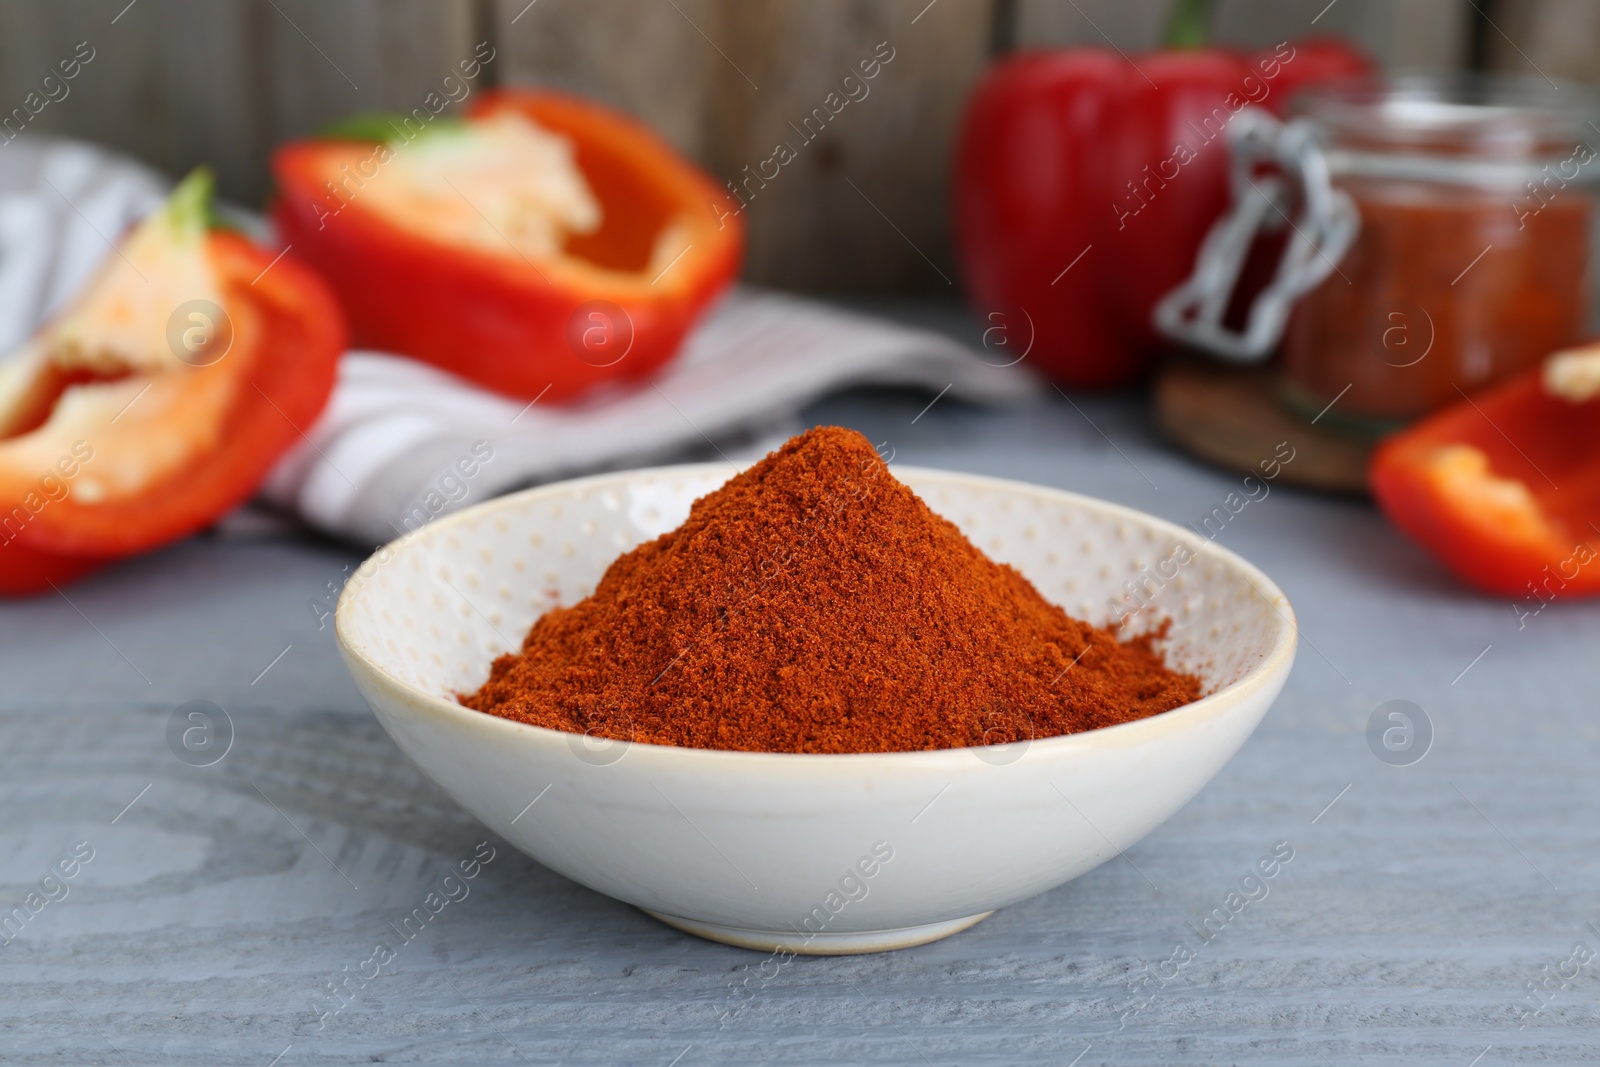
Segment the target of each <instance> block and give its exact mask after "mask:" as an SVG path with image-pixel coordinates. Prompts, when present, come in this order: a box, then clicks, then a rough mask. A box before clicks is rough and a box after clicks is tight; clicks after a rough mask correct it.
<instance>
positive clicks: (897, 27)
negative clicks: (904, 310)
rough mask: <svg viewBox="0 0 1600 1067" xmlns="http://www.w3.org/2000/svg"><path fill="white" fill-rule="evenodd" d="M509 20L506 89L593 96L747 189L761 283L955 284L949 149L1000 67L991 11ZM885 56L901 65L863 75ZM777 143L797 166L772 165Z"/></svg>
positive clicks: (920, 6)
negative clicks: (984, 79)
mask: <svg viewBox="0 0 1600 1067" xmlns="http://www.w3.org/2000/svg"><path fill="white" fill-rule="evenodd" d="M496 12H497V22H496V25H497V27H498V32H499V36H500V40H501V46H502V47H503V48H504V49H505V51H506V53H507V56H508V60H507V66H506V68H505V70H506V72H507V73H508V76H509V80H512V81H516V82H524V83H530V84H542V85H552V86H556V87H558V88H563V89H570V90H574V91H578V92H585V93H590V94H593V95H597V96H598V97H599V98H600V99H602V100H604V101H606V102H607V103H610V104H612V105H613V106H616V107H619V108H621V109H623V110H625V111H628V112H630V113H632V114H635V115H637V116H639V117H640V118H642V119H643V120H644V121H646V122H648V123H650V124H651V125H652V126H654V127H656V128H657V129H658V130H660V131H661V132H662V133H663V134H664V135H665V136H666V137H667V139H668V140H669V141H671V142H672V143H673V144H674V145H676V146H677V147H678V148H679V149H680V150H682V151H684V152H685V153H686V154H687V155H689V156H690V157H691V158H692V159H694V160H696V161H697V162H698V163H700V164H701V165H702V166H704V167H705V168H706V169H707V170H709V171H710V172H711V173H712V174H713V175H714V176H715V177H717V178H719V179H721V180H722V181H724V182H731V183H734V185H735V186H736V187H737V190H738V192H739V195H740V196H741V197H744V198H745V199H747V200H748V201H749V206H748V208H747V209H746V210H745V211H744V213H743V214H744V217H745V221H746V224H747V226H748V231H749V235H750V243H749V257H748V262H747V266H746V270H745V276H746V277H747V278H748V279H750V280H752V281H755V282H758V283H763V284H769V285H778V286H784V287H790V288H800V289H812V290H830V291H841V290H854V291H885V290H911V291H916V290H930V289H932V290H937V289H948V288H949V287H950V285H951V284H952V280H953V267H952V265H951V256H950V248H949V237H948V223H947V219H946V213H947V210H948V209H947V206H946V205H947V200H948V175H949V168H950V151H951V143H952V140H953V136H954V130H955V124H956V120H957V116H958V114H959V111H960V107H961V104H962V101H963V100H964V99H965V96H966V93H967V91H968V89H969V88H970V87H971V85H972V83H973V82H974V81H975V80H976V78H977V76H978V74H979V73H980V72H981V70H982V68H983V66H984V64H985V63H986V62H987V60H988V54H989V40H990V23H991V20H992V17H993V11H992V6H991V3H990V2H989V0H938V2H937V3H935V4H933V5H931V6H930V5H929V4H928V3H927V0H889V2H884V0H841V2H837V3H829V4H811V3H805V2H803V0H770V2H767V3H762V4H749V3H740V2H736V0H673V2H672V3H662V4H651V5H639V4H637V3H631V2H629V0H603V2H601V3H599V4H595V3H580V2H579V0H541V2H540V3H538V4H535V5H534V6H533V7H528V6H527V4H526V0H497V2H496ZM513 22H515V24H513ZM880 46H882V48H883V49H886V50H887V51H886V52H884V53H883V54H888V55H891V56H892V57H893V58H892V59H891V60H890V61H889V62H888V63H887V64H882V65H881V69H880V70H879V72H878V73H877V76H876V77H874V78H873V79H871V80H870V81H869V80H865V79H862V77H861V70H860V64H861V63H862V62H864V61H865V62H876V61H875V60H874V55H875V53H876V52H878V51H879V49H880ZM846 78H851V79H852V81H851V82H850V83H846V82H845V79H846ZM830 94H832V95H831V96H830ZM819 109H820V110H819ZM813 115H815V116H816V117H815V118H812V116H813ZM807 119H811V121H812V125H811V127H806V126H805V123H806V120H807ZM780 145H781V146H785V147H786V148H787V149H788V150H789V151H790V152H793V153H794V158H793V159H792V161H790V162H786V163H780V162H774V158H775V153H776V152H777V151H778V149H779V146H780ZM783 158H787V155H785V156H784V157H783ZM763 173H765V174H766V175H768V176H769V177H767V178H764V177H762V174H763Z"/></svg>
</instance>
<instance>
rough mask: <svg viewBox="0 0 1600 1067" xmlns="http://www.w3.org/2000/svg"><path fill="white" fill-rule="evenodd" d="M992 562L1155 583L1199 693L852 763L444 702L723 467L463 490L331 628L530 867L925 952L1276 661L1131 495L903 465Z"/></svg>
mask: <svg viewBox="0 0 1600 1067" xmlns="http://www.w3.org/2000/svg"><path fill="white" fill-rule="evenodd" d="M894 473H895V474H896V475H897V476H898V477H900V478H901V479H902V480H903V481H905V482H906V483H907V484H909V485H910V486H911V487H912V488H913V489H915V490H916V491H917V492H918V493H919V494H921V496H922V497H923V499H924V500H926V501H927V502H928V504H929V505H930V506H932V507H933V508H934V509H935V510H936V511H938V512H940V513H941V514H943V515H945V516H946V517H947V518H949V519H950V520H952V521H953V522H955V523H956V524H957V525H959V526H960V527H961V529H962V530H963V531H964V532H965V533H966V534H967V536H968V537H970V538H971V539H972V540H973V542H974V543H976V544H977V545H978V546H979V547H981V548H982V549H983V550H984V551H985V552H987V553H988V554H989V555H990V556H991V557H993V558H995V559H997V560H1002V561H1005V562H1008V563H1011V564H1012V565H1014V566H1016V567H1017V568H1018V569H1019V570H1021V571H1022V572H1023V573H1024V574H1025V575H1027V576H1028V578H1030V579H1031V580H1032V581H1033V583H1034V584H1035V585H1036V586H1037V587H1038V588H1039V591H1040V592H1041V593H1043V594H1044V595H1045V596H1046V597H1048V598H1050V599H1053V600H1055V601H1056V602H1057V603H1060V604H1061V605H1062V606H1063V607H1064V608H1066V609H1067V610H1068V611H1069V612H1072V613H1073V614H1075V615H1077V616H1079V617H1080V618H1086V619H1089V620H1091V621H1095V622H1105V621H1107V620H1108V619H1109V618H1111V617H1113V616H1114V615H1115V614H1118V613H1119V612H1118V607H1117V606H1118V604H1122V605H1128V604H1129V603H1130V601H1129V599H1128V593H1127V589H1128V587H1127V586H1125V583H1128V582H1129V581H1130V579H1132V580H1134V581H1135V582H1137V583H1139V584H1138V587H1139V588H1140V590H1141V591H1140V593H1139V596H1140V598H1141V599H1142V600H1147V601H1148V606H1147V607H1144V608H1143V609H1142V610H1141V611H1140V613H1139V614H1138V616H1137V617H1136V618H1137V619H1138V620H1140V621H1141V622H1142V623H1143V622H1149V623H1152V624H1153V623H1154V622H1155V621H1158V620H1159V619H1161V618H1163V617H1165V618H1170V619H1171V629H1170V632H1169V636H1168V639H1167V642H1166V644H1165V646H1164V647H1165V649H1166V651H1167V655H1168V657H1169V659H1170V660H1171V661H1172V662H1173V663H1175V664H1176V665H1179V666H1182V667H1184V668H1186V669H1189V670H1192V671H1195V672H1197V673H1199V674H1200V675H1201V676H1202V678H1203V679H1204V680H1205V683H1206V694H1207V695H1206V696H1204V697H1203V698H1202V699H1200V700H1198V701H1196V702H1195V703H1193V704H1189V705H1186V706H1184V707H1182V708H1179V709H1177V710H1174V711H1170V712H1167V713H1166V714H1163V715H1157V716H1155V717H1153V718H1149V719H1144V720H1141V721H1138V722H1132V723H1127V724H1124V725H1121V726H1114V727H1110V728H1108V729H1103V730H1094V731H1091V732H1088V733H1081V734H1073V735H1069V736H1065V737H1054V738H1045V739H1038V740H1034V741H1031V742H1018V743H1016V744H1012V745H1004V746H994V747H990V748H974V749H948V750H943V751H934V752H896V753H887V754H857V755H836V756H834V755H830V756H819V755H796V754H780V753H748V752H715V751H707V750H701V749H689V748H672V747H667V746H658V745H647V744H629V743H627V742H620V741H601V740H599V739H595V738H588V737H583V736H580V735H576V734H567V733H561V732H559V731H554V730H546V729H542V728H540V727H536V726H527V725H523V724H521V723H517V722H512V721H510V720H507V719H501V718H497V717H495V716H492V715H486V714H482V713H480V712H476V711H472V710H469V709H467V708H464V707H461V706H460V705H459V704H457V703H456V702H455V701H454V700H453V699H452V695H453V694H455V693H458V692H462V691H470V690H473V689H476V688H477V687H478V686H479V685H480V684H482V682H483V681H484V679H485V678H486V677H487V674H488V667H489V662H490V660H491V659H492V658H493V657H494V656H496V655H499V654H500V653H502V652H505V651H507V650H509V649H512V648H515V647H517V646H518V645H520V642H521V638H522V636H523V635H524V634H525V633H526V632H527V629H528V627H529V626H530V625H531V624H532V622H533V620H534V619H535V618H536V617H537V616H538V615H539V614H540V613H542V612H543V611H545V610H546V609H547V608H549V607H550V606H551V605H552V604H571V603H573V602H575V601H576V600H578V599H580V598H582V597H583V596H585V595H587V594H588V593H589V592H590V591H591V590H592V589H593V587H594V585H595V583H596V582H597V581H598V580H599V578H600V575H601V574H602V573H603V572H604V570H605V568H606V567H607V565H608V564H610V563H611V561H612V560H613V559H614V558H616V556H617V555H618V554H620V553H621V552H623V551H624V550H626V549H629V548H631V547H633V546H634V545H636V544H638V543H640V542H641V541H644V540H647V539H649V538H652V537H655V536H657V535H659V534H661V533H664V532H666V531H667V530H670V529H672V528H673V527H675V526H677V525H678V524H679V523H681V522H682V521H683V519H684V518H685V517H686V516H687V515H688V511H689V505H690V503H691V502H692V501H693V500H694V499H695V498H696V497H698V496H701V495H703V494H705V493H707V492H709V491H711V490H713V489H715V488H716V487H718V486H719V485H721V484H722V483H723V482H724V481H726V480H727V478H728V477H729V476H730V471H729V468H728V467H727V466H726V465H723V464H708V465H697V466H683V467H665V468H657V469H653V470H642V471H628V472H622V473H617V474H606V475H601V476H598V477H594V478H585V479H581V480H578V481H572V482H564V483H561V484H557V485H550V486H545V487H543V488H539V489H533V490H530V491H528V492H524V493H518V494H516V495H514V496H508V497H503V498H501V499H498V500H493V501H490V502H488V503H486V504H481V505H479V506H477V507H473V508H469V509H467V510H465V511H462V512H460V513H458V514H456V515H452V516H450V517H448V518H445V519H442V520H440V521H438V522H436V523H433V524H432V525H429V526H427V527H424V528H423V529H421V530H418V531H417V532H415V533H413V534H411V535H409V536H407V537H405V538H403V539H401V540H399V541H397V542H395V543H394V544H392V545H389V546H388V547H386V548H384V549H382V550H380V551H379V552H378V553H377V554H376V555H375V556H373V557H372V558H371V559H369V560H368V561H367V562H366V563H365V564H364V565H363V566H362V567H361V569H360V570H359V571H358V572H357V574H356V575H355V576H354V577H353V578H352V579H351V580H350V582H349V583H348V584H347V585H346V587H345V591H344V594H343V596H342V597H341V598H340V600H339V609H338V616H337V621H338V638H339V646H340V649H341V651H342V652H343V654H344V658H345V662H346V663H347V664H348V666H349V668H350V671H351V674H352V675H353V676H354V678H355V682H356V685H357V687H358V688H359V689H360V690H361V693H362V695H363V696H365V697H366V699H367V702H368V703H369V704H371V706H372V709H373V711H374V712H375V713H376V714H377V716H378V719H379V721H380V722H382V723H383V725H384V728H385V729H386V730H388V731H389V734H390V735H391V736H392V737H393V738H394V739H395V741H396V742H397V743H398V744H399V746H400V747H401V748H402V749H403V750H404V751H405V752H406V754H407V755H409V756H410V757H411V758H412V759H413V760H415V761H416V762H417V764H418V765H419V766H420V767H421V768H422V769H423V771H425V772H426V773H427V774H428V775H429V776H430V777H432V778H433V779H434V781H436V782H438V783H439V784H440V785H441V786H442V787H443V788H444V789H445V791H446V792H448V793H449V794H450V795H451V796H452V797H454V798H455V799H456V800H457V801H458V802H460V804H461V805H462V806H463V807H465V808H466V809H467V810H468V811H470V812H472V813H473V814H474V815H476V816H477V817H478V818H479V819H481V820H482V821H483V822H484V823H485V824H486V825H488V826H489V828H490V829H492V830H494V831H495V833H497V834H499V835H501V836H502V837H504V838H505V839H506V840H508V841H510V842H511V843H512V844H513V845H515V846H516V847H517V848H519V849H521V850H523V851H524V852H526V853H527V854H528V855H530V856H532V857H533V858H534V859H536V860H538V861H539V862H540V863H543V864H544V865H546V866H548V867H550V868H551V869H553V870H556V871H559V872H560V873H562V874H564V875H566V876H567V877H569V878H572V879H573V880H575V881H578V882H581V883H582V884H584V885H586V886H589V887H591V888H593V889H595V890H598V891H599V892H601V893H605V894H607V895H609V896H613V897H616V898H617V899H619V900H624V901H627V902H628V903H630V904H634V905H637V906H638V907H640V908H642V909H644V910H645V911H647V912H649V913H650V914H652V915H654V916H656V917H657V918H660V919H662V920H663V921H665V922H668V923H671V924H672V925H673V926H676V927H679V928H681V929H684V930H688V931H690V932H693V933H696V934H700V935H702V936H705V937H710V938H714V939H716V940H719V941H725V942H728V943H730V944H735V945H743V946H747V947H751V948H761V949H787V950H788V951H792V952H807V953H847V952H870V951H877V950H881V949H888V948H898V947H904V946H909V945H916V944H922V943H924V942H927V941H932V940H934V939H936V938H940V937H944V936H946V935H949V934H952V933H955V932H956V931H958V930H962V929H965V928H966V927H968V926H970V925H972V924H973V923H975V922H977V921H979V920H980V919H983V918H984V917H985V916H987V915H989V914H990V913H991V912H992V911H994V909H996V908H1000V907H1004V906H1005V905H1007V904H1010V903H1013V902H1014V901H1018V900H1023V899H1025V898H1027V897H1030V896H1033V895H1034V894H1036V893H1039V892H1042V891H1043V890H1046V889H1049V888H1051V887H1052V886H1056V885H1059V884H1061V883H1062V882H1065V881H1067V880H1069V879H1072V878H1076V877H1077V876H1078V875H1080V874H1082V873H1084V872H1085V871H1088V870H1090V869H1092V868H1094V867H1096V866H1098V865H1099V864H1101V863H1104V862H1105V861H1106V860H1107V859H1109V858H1111V857H1113V856H1115V855H1117V853H1118V850H1121V849H1126V848H1128V847H1129V846H1130V845H1132V844H1133V843H1134V842H1136V841H1138V840H1139V839H1140V838H1141V837H1143V836H1144V835H1145V834H1147V833H1149V832H1150V831H1151V830H1152V829H1153V828H1155V827H1156V826H1158V825H1160V824H1161V823H1162V822H1163V821H1164V820H1166V819H1167V818H1168V817H1169V816H1171V815H1172V814H1173V813H1174V812H1175V811H1177V810H1178V809H1179V808H1180V807H1182V806H1183V805H1184V804H1185V803H1186V802H1187V801H1188V800H1189V799H1190V798H1191V797H1193V796H1194V795H1195V794H1196V793H1197V792H1199V790H1200V788H1201V787H1202V786H1204V785H1205V784H1206V782H1207V781H1209V780H1210V779H1211V777H1212V776H1213V775H1215V774H1216V773H1217V771H1218V770H1219V769H1220V768H1221V767H1222V765H1223V764H1224V763H1225V762H1226V761H1227V760H1228V758H1229V757H1230V756H1232V755H1233V753H1234V752H1236V751H1237V750H1238V748H1239V746H1240V745H1241V744H1243V743H1244V740H1245V738H1246V737H1248V736H1249V735H1250V732H1251V731H1252V730H1253V729H1254V728H1255V726H1256V723H1258V722H1259V721H1260V720H1261V717H1262V716H1263V715H1264V714H1265V713H1266V711H1267V708H1268V706H1269V705H1271V703H1272V701H1273V700H1274V698H1276V697H1277V695H1278V692H1279V690H1281V689H1282V688H1283V684H1284V681H1285V680H1286V679H1287V677H1288V674H1289V668H1290V665H1291V664H1292V662H1293V659H1294V650H1295V633H1296V630H1295V623H1294V616H1293V614H1292V612H1291V611H1290V608H1289V604H1288V602H1287V601H1286V600H1285V599H1284V596H1283V594H1282V593H1281V592H1280V591H1279V590H1278V588H1277V586H1275V585H1274V584H1273V583H1272V582H1271V581H1270V580H1269V579H1268V578H1267V577H1266V576H1265V575H1263V574H1262V573H1261V572H1260V571H1258V570H1256V569H1255V568H1254V567H1252V566H1250V565H1249V564H1248V563H1246V562H1245V561H1244V560H1242V559H1240V558H1239V557H1238V556H1236V555H1234V554H1233V553H1231V552H1228V551H1227V550H1225V549H1223V548H1221V547H1219V546H1217V545H1215V544H1212V543H1208V542H1203V541H1202V539H1201V538H1199V537H1197V536H1196V535H1195V534H1194V533H1193V532H1191V531H1188V530H1184V529H1182V528H1180V527H1178V526H1175V525H1172V524H1171V523H1167V522H1164V521H1161V520H1159V519H1156V518H1153V517H1151V516H1149V515H1145V514H1142V513H1140V512H1137V511H1133V510H1130V509H1128V508H1124V507H1119V506H1117V505H1114V504H1108V503H1105V502H1103V501H1099V500H1094V499H1090V498H1088V497H1082V496H1077V495H1075V494H1072V493H1065V492H1061V491H1058V490H1054V489H1045V488H1041V487H1038V486H1032V485H1024V484H1021V483H1017V482H1007V481H1000V480H997V479H992V478H979V477H973V476H969V475H964V474H953V473H948V472H944V471H934V470H918V469H911V468H896V469H895V472H894Z"/></svg>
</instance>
